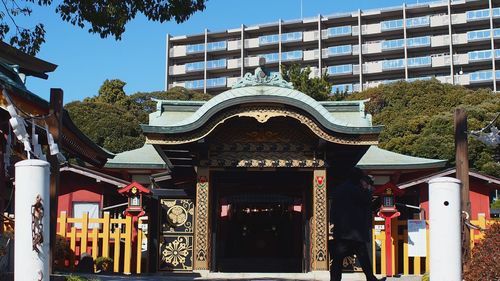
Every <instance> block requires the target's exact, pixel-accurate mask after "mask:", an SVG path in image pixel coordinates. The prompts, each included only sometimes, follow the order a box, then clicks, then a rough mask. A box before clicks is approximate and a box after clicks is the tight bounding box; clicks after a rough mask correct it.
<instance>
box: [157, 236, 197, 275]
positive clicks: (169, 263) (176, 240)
mask: <svg viewBox="0 0 500 281" xmlns="http://www.w3.org/2000/svg"><path fill="white" fill-rule="evenodd" d="M165 238H167V239H165V240H164V243H161V245H160V249H161V260H162V262H164V263H165V266H166V267H168V268H171V269H172V270H192V269H193V266H192V263H193V257H192V253H193V243H192V237H189V236H177V237H173V240H170V241H169V239H168V238H170V237H165Z"/></svg>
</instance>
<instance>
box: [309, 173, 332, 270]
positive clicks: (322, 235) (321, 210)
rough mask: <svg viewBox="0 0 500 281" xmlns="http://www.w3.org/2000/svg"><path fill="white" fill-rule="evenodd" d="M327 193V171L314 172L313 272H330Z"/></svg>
mask: <svg viewBox="0 0 500 281" xmlns="http://www.w3.org/2000/svg"><path fill="white" fill-rule="evenodd" d="M326 191H327V190H326V170H325V169H317V170H314V173H313V214H312V220H311V243H310V245H311V269H312V270H313V271H319V270H328V219H327V218H328V214H327V212H328V211H327V210H328V197H327V192H326Z"/></svg>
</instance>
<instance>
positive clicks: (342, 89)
mask: <svg viewBox="0 0 500 281" xmlns="http://www.w3.org/2000/svg"><path fill="white" fill-rule="evenodd" d="M352 91H353V85H352V84H339V85H333V86H332V94H336V93H352Z"/></svg>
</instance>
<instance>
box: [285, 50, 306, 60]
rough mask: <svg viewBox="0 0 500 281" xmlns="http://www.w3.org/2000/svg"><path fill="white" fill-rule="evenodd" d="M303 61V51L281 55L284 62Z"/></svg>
mask: <svg viewBox="0 0 500 281" xmlns="http://www.w3.org/2000/svg"><path fill="white" fill-rule="evenodd" d="M301 59H302V51H291V52H284V53H282V54H281V60H282V61H292V60H301Z"/></svg>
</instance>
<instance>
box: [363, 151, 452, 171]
mask: <svg viewBox="0 0 500 281" xmlns="http://www.w3.org/2000/svg"><path fill="white" fill-rule="evenodd" d="M446 162H447V161H446V160H437V159H429V158H421V157H414V156H409V155H404V154H400V153H396V152H392V151H389V150H385V149H382V148H380V147H378V146H375V145H372V146H370V148H369V149H368V151H366V153H365V155H364V156H363V157H362V158H361V159H360V160H359V162H358V164H357V165H356V166H357V167H358V168H360V169H365V170H368V169H370V170H387V169H400V170H411V169H429V168H443V167H444V166H445V165H446Z"/></svg>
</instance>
